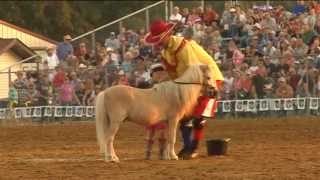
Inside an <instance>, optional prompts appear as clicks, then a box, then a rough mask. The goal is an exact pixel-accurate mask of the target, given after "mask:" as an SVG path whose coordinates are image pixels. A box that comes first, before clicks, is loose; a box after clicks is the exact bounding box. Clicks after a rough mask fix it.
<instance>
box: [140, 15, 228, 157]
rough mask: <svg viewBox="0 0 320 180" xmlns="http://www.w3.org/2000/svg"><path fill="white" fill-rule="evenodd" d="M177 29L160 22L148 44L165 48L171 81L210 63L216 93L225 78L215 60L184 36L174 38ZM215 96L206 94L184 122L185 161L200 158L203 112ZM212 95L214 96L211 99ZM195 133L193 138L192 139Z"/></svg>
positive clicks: (152, 27)
mask: <svg viewBox="0 0 320 180" xmlns="http://www.w3.org/2000/svg"><path fill="white" fill-rule="evenodd" d="M174 27H175V24H173V23H166V22H164V21H162V20H156V21H154V22H152V23H151V25H150V32H149V33H148V34H147V35H146V37H145V42H146V43H148V44H151V45H153V46H154V47H155V48H156V49H161V57H162V63H163V64H164V65H165V67H166V70H167V72H168V74H169V76H170V78H171V79H176V78H178V77H180V76H181V75H182V74H183V73H184V72H185V71H186V70H187V69H188V68H189V67H190V66H192V65H196V64H206V65H208V66H209V68H211V70H212V72H213V73H212V78H213V79H214V80H215V87H214V89H215V91H214V94H215V95H216V92H217V90H219V88H220V87H221V84H222V82H223V80H224V79H223V76H222V73H221V72H220V70H219V68H218V66H217V65H216V63H215V61H214V60H213V58H212V57H211V56H210V55H209V54H208V53H207V52H206V51H205V50H204V49H203V48H202V47H201V46H200V45H198V44H197V43H196V42H195V41H193V40H191V39H186V38H183V37H178V36H174V35H173V33H172V31H173V29H174ZM215 95H212V94H211V95H209V96H208V95H204V96H201V97H200V98H199V99H198V105H197V106H196V107H195V109H194V112H193V115H192V118H185V119H183V120H182V121H181V123H180V130H181V133H182V138H183V143H184V147H183V149H182V150H181V151H180V152H179V154H178V156H179V158H182V159H190V158H195V157H197V155H198V153H197V149H198V145H199V141H200V140H201V139H202V138H203V127H204V124H205V120H204V119H203V116H202V114H203V111H204V110H205V108H206V106H207V104H208V102H209V100H210V98H214V97H215ZM210 96H211V97H210ZM215 108H216V103H214V105H213V106H212V110H211V116H212V117H213V116H214V112H215ZM192 130H193V138H191V135H192Z"/></svg>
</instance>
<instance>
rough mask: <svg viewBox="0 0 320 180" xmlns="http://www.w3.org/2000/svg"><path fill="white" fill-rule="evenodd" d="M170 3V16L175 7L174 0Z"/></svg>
mask: <svg viewBox="0 0 320 180" xmlns="http://www.w3.org/2000/svg"><path fill="white" fill-rule="evenodd" d="M169 5H170V9H169V10H170V12H169V16H170V15H171V14H172V9H173V1H169Z"/></svg>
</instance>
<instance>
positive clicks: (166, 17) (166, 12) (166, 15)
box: [164, 0, 169, 21]
mask: <svg viewBox="0 0 320 180" xmlns="http://www.w3.org/2000/svg"><path fill="white" fill-rule="evenodd" d="M164 6H165V7H164V11H165V19H166V21H168V17H169V16H168V0H166V1H165V3H164Z"/></svg>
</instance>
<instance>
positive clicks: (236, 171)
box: [0, 118, 320, 180]
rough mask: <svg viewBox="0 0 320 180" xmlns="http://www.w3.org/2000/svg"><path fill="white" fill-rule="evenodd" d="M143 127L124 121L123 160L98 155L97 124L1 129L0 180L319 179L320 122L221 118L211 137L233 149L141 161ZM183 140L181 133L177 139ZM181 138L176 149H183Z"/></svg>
mask: <svg viewBox="0 0 320 180" xmlns="http://www.w3.org/2000/svg"><path fill="white" fill-rule="evenodd" d="M144 135H145V132H144V130H143V128H142V127H140V126H137V125H135V124H132V123H125V124H123V125H122V127H121V129H120V131H119V134H118V136H117V138H116V145H115V147H116V151H117V153H118V156H119V157H120V159H121V160H122V161H121V163H119V164H114V163H105V162H104V161H103V160H102V157H101V156H99V154H98V147H97V145H96V136H95V125H94V123H93V122H65V123H63V124H60V123H56V124H54V123H51V124H43V125H40V124H35V123H33V124H28V123H27V124H23V125H21V124H20V125H13V124H10V123H9V124H8V123H2V124H1V126H0V179H1V180H2V179H23V180H25V179H54V180H56V179H86V180H91V179H111V180H114V179H124V180H126V179H139V180H142V179H152V180H156V179H170V180H174V179H188V180H189V179H199V180H207V179H210V180H211V179H254V180H255V179H277V180H278V179H319V178H320V119H302V118H291V119H274V120H270V119H264V120H263V119H258V120H216V121H211V122H209V123H208V126H207V129H206V135H205V136H206V139H212V138H226V137H230V138H231V139H232V140H231V143H230V145H229V149H228V154H227V155H226V156H220V157H217V156H215V157H212V156H211V157H208V156H206V148H205V143H202V144H201V157H200V158H199V159H195V160H179V161H159V160H156V159H157V146H155V152H154V156H153V158H154V159H155V160H152V161H147V160H143V157H144V148H145V141H144V139H145V137H144ZM179 139H180V138H179ZM180 145H181V142H180V141H179V140H178V142H177V146H176V151H178V150H179V149H180Z"/></svg>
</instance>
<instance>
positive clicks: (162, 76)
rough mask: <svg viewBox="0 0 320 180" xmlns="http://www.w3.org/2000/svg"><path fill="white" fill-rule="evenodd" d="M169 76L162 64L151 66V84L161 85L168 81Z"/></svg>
mask: <svg viewBox="0 0 320 180" xmlns="http://www.w3.org/2000/svg"><path fill="white" fill-rule="evenodd" d="M167 76H168V74H167V73H166V71H165V67H164V66H163V65H162V64H161V63H156V64H153V65H151V66H150V77H151V84H156V83H160V82H162V81H164V80H166V79H167Z"/></svg>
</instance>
